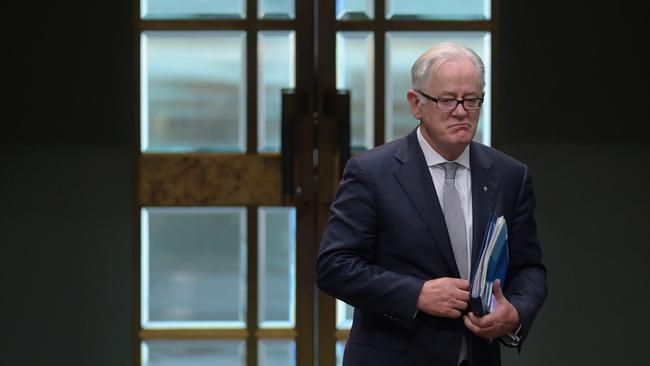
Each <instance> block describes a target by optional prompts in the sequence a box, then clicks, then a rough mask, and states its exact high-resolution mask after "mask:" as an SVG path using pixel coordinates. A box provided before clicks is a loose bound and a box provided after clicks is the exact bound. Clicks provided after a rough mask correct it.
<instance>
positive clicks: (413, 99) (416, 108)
mask: <svg viewBox="0 0 650 366" xmlns="http://www.w3.org/2000/svg"><path fill="white" fill-rule="evenodd" d="M406 100H408V102H409V108H410V109H411V114H412V115H413V117H415V119H417V120H418V121H419V120H421V119H422V111H421V110H420V108H421V107H422V102H420V97H419V96H418V95H417V94H416V92H415V90H413V89H409V90H408V91H407V92H406Z"/></svg>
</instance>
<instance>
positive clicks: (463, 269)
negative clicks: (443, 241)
mask: <svg viewBox="0 0 650 366" xmlns="http://www.w3.org/2000/svg"><path fill="white" fill-rule="evenodd" d="M442 167H443V168H445V185H444V188H443V190H442V196H443V199H442V200H443V208H442V210H443V213H444V214H445V223H447V231H448V232H449V239H450V240H451V247H452V249H453V250H454V258H455V259H456V265H457V266H458V272H460V277H461V278H463V279H468V278H469V270H468V265H467V262H468V258H467V257H468V256H467V231H466V230H465V215H464V214H463V208H462V207H461V205H460V195H459V194H458V191H457V190H456V169H458V163H443V164H442ZM466 358H467V338H466V337H465V336H464V335H463V337H461V343H460V353H459V355H458V364H459V365H460V363H461V361H463V360H464V359H466Z"/></svg>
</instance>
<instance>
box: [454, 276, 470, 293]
mask: <svg viewBox="0 0 650 366" xmlns="http://www.w3.org/2000/svg"><path fill="white" fill-rule="evenodd" d="M450 280H451V283H452V284H454V285H455V286H456V287H458V288H459V289H461V290H465V291H467V290H469V281H468V280H464V279H462V278H450Z"/></svg>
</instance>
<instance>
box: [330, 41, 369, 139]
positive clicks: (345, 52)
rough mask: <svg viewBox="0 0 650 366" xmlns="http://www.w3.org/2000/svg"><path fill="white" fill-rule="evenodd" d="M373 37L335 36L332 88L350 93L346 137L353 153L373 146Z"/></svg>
mask: <svg viewBox="0 0 650 366" xmlns="http://www.w3.org/2000/svg"><path fill="white" fill-rule="evenodd" d="M374 63H375V48H374V37H373V34H372V33H371V32H338V33H337V34H336V88H337V89H350V92H351V96H350V98H351V99H350V114H351V116H350V129H351V131H350V137H351V144H352V150H353V151H360V150H367V149H370V148H372V147H373V146H374V142H375V138H374V137H375V128H374V126H375V115H374V108H375V103H374V100H375V99H374V98H375V93H374V92H375V83H374V77H375V76H374V67H373V66H374Z"/></svg>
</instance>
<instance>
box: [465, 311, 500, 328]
mask: <svg viewBox="0 0 650 366" xmlns="http://www.w3.org/2000/svg"><path fill="white" fill-rule="evenodd" d="M467 317H468V319H469V321H471V322H472V324H474V325H475V326H477V327H478V328H481V329H485V328H489V327H491V326H492V325H493V324H494V314H492V313H490V314H487V315H484V316H476V315H474V313H469V314H467Z"/></svg>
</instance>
